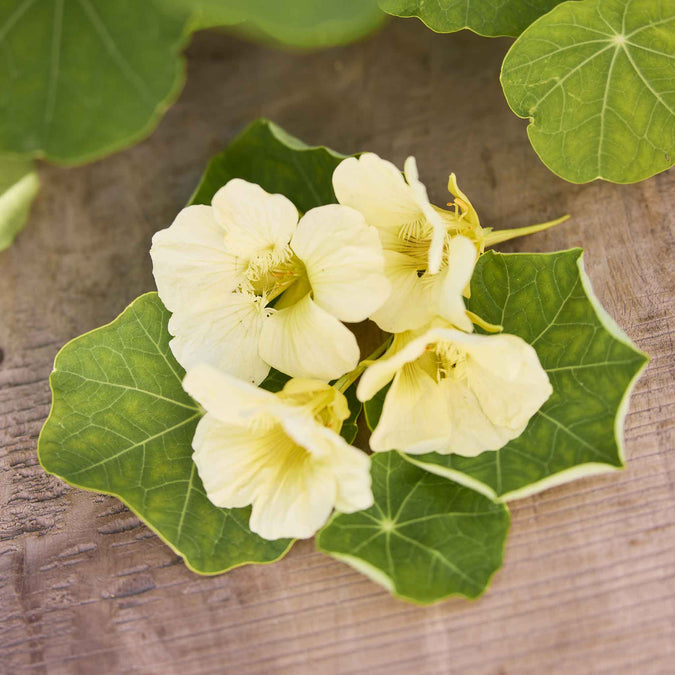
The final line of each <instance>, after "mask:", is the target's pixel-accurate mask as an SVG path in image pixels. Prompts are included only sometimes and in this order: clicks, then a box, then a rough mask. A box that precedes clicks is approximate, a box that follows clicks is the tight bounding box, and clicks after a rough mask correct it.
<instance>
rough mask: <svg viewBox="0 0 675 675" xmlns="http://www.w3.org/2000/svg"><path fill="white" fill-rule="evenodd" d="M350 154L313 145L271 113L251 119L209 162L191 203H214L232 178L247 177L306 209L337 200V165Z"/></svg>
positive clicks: (304, 210) (245, 178)
mask: <svg viewBox="0 0 675 675" xmlns="http://www.w3.org/2000/svg"><path fill="white" fill-rule="evenodd" d="M343 159H344V155H340V154H338V153H336V152H333V151H332V150H329V149H328V148H324V147H310V146H308V145H305V144H304V143H303V142H302V141H300V140H298V139H297V138H294V137H293V136H290V135H289V134H287V133H286V132H285V131H284V130H283V129H281V127H278V126H277V125H276V124H274V123H273V122H270V121H268V120H265V119H259V120H256V121H255V122H253V123H251V124H250V125H249V126H248V127H247V128H246V129H245V130H244V131H243V132H242V133H241V134H240V135H239V136H237V138H235V139H234V140H233V141H232V143H230V145H228V146H227V148H226V150H225V151H224V152H222V153H220V154H219V155H216V156H215V157H213V158H212V159H211V161H210V162H209V164H208V166H207V168H206V172H205V173H204V175H203V176H202V179H201V181H200V183H199V186H198V187H197V190H196V191H195V193H194V195H193V196H192V199H191V201H190V203H191V204H210V203H211V199H212V197H213V195H214V194H215V193H216V192H217V191H218V189H219V188H221V187H222V186H223V185H225V183H227V181H228V180H231V179H232V178H243V179H244V180H247V181H250V182H251V183H258V185H261V186H262V187H263V188H264V189H265V190H267V192H272V193H279V194H282V195H285V196H286V197H288V198H289V199H290V200H291V201H292V202H293V203H294V204H295V205H296V206H297V207H298V209H299V210H300V211H302V212H303V213H304V212H306V211H309V209H311V208H313V207H315V206H322V205H323V204H332V203H334V202H335V201H336V199H335V193H334V192H333V182H332V178H333V171H334V170H335V167H336V166H337V165H338V164H339V163H340V162H341V161H342V160H343Z"/></svg>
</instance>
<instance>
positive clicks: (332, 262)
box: [291, 204, 389, 322]
mask: <svg viewBox="0 0 675 675" xmlns="http://www.w3.org/2000/svg"><path fill="white" fill-rule="evenodd" d="M291 248H292V249H293V251H294V253H295V254H296V255H297V256H298V258H300V260H302V262H303V263H304V265H305V269H306V270H307V275H308V277H309V283H310V285H311V287H312V295H313V298H314V302H316V304H317V305H319V307H322V308H323V309H325V310H326V311H327V312H330V313H331V314H332V315H333V316H336V317H337V318H338V319H341V320H342V321H350V322H358V321H364V320H365V319H367V318H368V317H369V316H370V314H372V313H373V312H374V311H375V310H376V309H377V308H378V307H379V306H380V305H381V304H382V303H383V302H384V301H385V299H386V297H387V295H388V294H389V282H388V281H387V279H386V277H385V276H384V256H383V253H382V245H381V244H380V239H379V237H378V234H377V230H376V229H375V228H373V227H370V226H368V225H367V224H366V221H365V220H364V219H363V216H362V215H361V214H360V213H359V212H358V211H355V210H354V209H351V208H349V207H347V206H340V205H338V204H329V205H327V206H320V207H318V208H315V209H311V210H309V211H308V212H307V213H306V214H305V215H304V216H303V217H302V219H301V220H300V223H299V224H298V229H297V230H296V232H295V234H294V235H293V239H292V240H291Z"/></svg>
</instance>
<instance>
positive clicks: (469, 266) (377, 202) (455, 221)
mask: <svg viewBox="0 0 675 675" xmlns="http://www.w3.org/2000/svg"><path fill="white" fill-rule="evenodd" d="M333 188H334V190H335V195H336V196H337V199H338V201H339V202H340V204H344V205H346V206H351V207H352V208H354V209H356V210H357V211H359V212H360V213H362V214H363V216H364V218H365V219H366V221H367V222H368V224H369V225H372V226H374V227H375V228H377V231H378V234H379V235H380V240H381V242H382V247H383V249H384V257H385V273H386V275H387V278H388V279H389V281H390V282H391V294H390V295H389V298H388V299H387V300H386V301H385V302H384V304H383V305H382V306H381V307H380V308H379V309H378V310H377V311H376V312H374V313H373V315H372V316H371V318H372V319H373V321H375V322H376V323H377V324H378V325H379V326H380V328H382V329H383V330H385V331H388V332H390V333H400V332H402V331H406V330H416V329H418V328H421V327H423V326H425V325H427V324H429V323H430V322H431V321H433V320H434V319H435V318H436V317H441V318H443V319H445V320H446V321H448V322H450V323H452V324H453V325H454V326H456V327H457V328H460V329H461V330H464V331H467V332H470V331H472V330H473V324H472V319H474V318H475V317H473V316H471V315H467V313H466V311H465V308H464V297H469V291H470V288H469V281H470V279H471V275H472V272H473V268H474V265H475V263H476V260H477V258H478V255H479V254H480V253H482V252H483V251H484V249H485V247H486V246H491V245H493V244H496V243H498V242H501V241H506V240H508V239H512V238H513V237H519V236H523V235H525V234H531V233H533V232H537V231H539V230H542V229H546V228H548V227H552V226H553V225H555V224H557V223H559V222H561V221H562V220H564V219H565V218H559V219H558V220H555V221H551V222H548V223H543V224H541V225H533V226H531V227H524V228H518V229H513V230H500V231H497V232H493V231H491V229H490V228H483V227H481V224H480V221H479V219H478V214H477V213H476V210H475V209H474V208H473V206H472V205H471V202H470V201H469V199H468V198H467V196H466V195H465V194H464V193H463V192H462V191H461V190H460V189H459V187H458V186H457V179H456V178H455V175H454V174H451V175H450V179H449V183H448V190H449V192H450V193H451V195H452V203H451V204H449V205H448V206H449V207H450V208H449V209H441V208H439V207H437V206H434V205H433V204H431V203H430V201H429V197H428V195H427V190H426V188H425V186H424V185H423V184H422V183H421V182H420V180H419V176H418V173H417V165H416V163H415V159H414V157H408V159H407V160H406V162H405V166H404V172H403V174H401V172H400V171H399V170H398V169H397V168H396V166H394V165H393V164H392V163H391V162H387V161H386V160H383V159H381V158H380V157H378V156H377V155H375V154H373V153H368V152H367V153H364V154H362V155H361V156H360V157H358V158H356V157H349V158H347V159H345V160H343V161H342V162H341V163H340V164H339V165H338V167H337V168H336V169H335V172H334V173H333Z"/></svg>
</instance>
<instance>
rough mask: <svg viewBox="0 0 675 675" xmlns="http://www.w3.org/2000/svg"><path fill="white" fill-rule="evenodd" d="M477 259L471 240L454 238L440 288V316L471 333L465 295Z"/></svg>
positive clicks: (450, 244) (471, 326)
mask: <svg viewBox="0 0 675 675" xmlns="http://www.w3.org/2000/svg"><path fill="white" fill-rule="evenodd" d="M476 258H477V255H476V247H475V246H474V245H473V243H472V242H471V240H470V239H468V238H467V237H463V236H457V237H453V238H452V239H451V240H450V242H449V243H448V270H447V272H445V274H444V277H443V281H442V283H441V284H440V286H439V288H438V314H439V315H440V316H441V317H443V318H444V319H445V320H446V321H449V322H450V323H452V324H453V325H455V326H457V328H460V329H461V330H463V331H466V332H469V333H470V332H471V331H473V323H472V322H471V320H470V319H469V317H468V316H467V315H466V306H465V305H464V296H463V293H464V289H465V287H466V286H467V285H468V284H469V282H470V281H471V276H472V275H473V269H474V267H475V265H476Z"/></svg>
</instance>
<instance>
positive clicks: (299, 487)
mask: <svg viewBox="0 0 675 675" xmlns="http://www.w3.org/2000/svg"><path fill="white" fill-rule="evenodd" d="M284 451H285V449H284V448H281V452H284ZM336 492H337V489H336V483H335V477H334V476H333V474H332V472H331V471H330V468H329V466H328V465H326V464H315V463H313V462H311V461H308V462H304V463H303V464H302V465H299V466H298V467H296V468H295V470H293V471H286V472H279V473H278V474H277V475H276V478H275V480H274V482H273V483H272V482H270V483H269V484H268V485H267V487H266V489H265V490H264V491H263V490H261V491H260V493H259V495H258V496H257V497H256V499H255V501H254V503H253V510H252V512H251V519H250V521H249V527H250V528H251V530H252V531H253V532H255V533H256V534H259V535H260V536H261V537H264V538H265V539H281V538H284V537H292V538H294V539H306V538H307V537H311V536H312V535H313V534H314V533H315V532H316V531H317V530H318V529H319V528H320V527H321V526H322V525H323V524H324V523H325V522H326V521H327V520H328V517H329V516H330V514H331V512H332V510H333V504H334V502H335V495H336Z"/></svg>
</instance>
